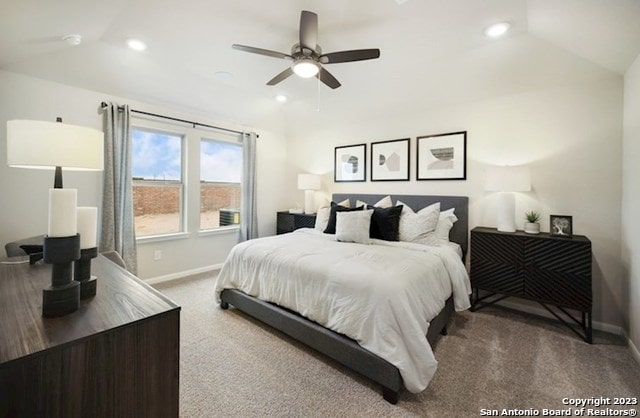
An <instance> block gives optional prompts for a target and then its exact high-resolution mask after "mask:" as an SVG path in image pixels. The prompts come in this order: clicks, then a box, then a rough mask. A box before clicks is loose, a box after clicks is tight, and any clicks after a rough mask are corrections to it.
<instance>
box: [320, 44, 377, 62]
mask: <svg viewBox="0 0 640 418" xmlns="http://www.w3.org/2000/svg"><path fill="white" fill-rule="evenodd" d="M376 58H380V50H379V49H377V48H376V49H355V50H353V51H339V52H330V53H328V54H324V55H320V62H321V63H323V64H336V63H339V62H351V61H364V60H371V59H376Z"/></svg>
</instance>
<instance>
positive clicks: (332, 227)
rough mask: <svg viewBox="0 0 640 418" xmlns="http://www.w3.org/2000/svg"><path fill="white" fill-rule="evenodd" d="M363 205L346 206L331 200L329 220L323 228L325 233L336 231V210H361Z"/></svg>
mask: <svg viewBox="0 0 640 418" xmlns="http://www.w3.org/2000/svg"><path fill="white" fill-rule="evenodd" d="M363 209H364V206H360V207H357V208H353V209H351V208H347V207H344V206H340V205H338V204H337V203H335V202H331V212H329V221H328V222H327V228H326V229H325V230H324V233H325V234H335V233H336V219H337V218H338V217H337V215H336V213H337V212H353V211H356V210H363Z"/></svg>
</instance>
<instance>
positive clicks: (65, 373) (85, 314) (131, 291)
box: [0, 256, 180, 417]
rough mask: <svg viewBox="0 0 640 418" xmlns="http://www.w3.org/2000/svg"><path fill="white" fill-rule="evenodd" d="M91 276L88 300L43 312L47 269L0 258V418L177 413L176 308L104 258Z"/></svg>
mask: <svg viewBox="0 0 640 418" xmlns="http://www.w3.org/2000/svg"><path fill="white" fill-rule="evenodd" d="M10 260H11V259H10ZM92 273H93V274H94V275H96V276H98V289H97V294H96V296H95V297H93V298H91V299H88V300H85V301H82V302H81V305H80V309H79V310H78V311H76V312H74V313H71V314H69V315H65V316H62V317H59V318H43V317H42V315H41V312H42V289H43V288H44V287H46V286H48V284H49V283H50V274H51V266H49V265H43V264H37V265H34V266H30V265H29V264H28V263H27V264H0V417H14V416H15V417H27V416H39V417H87V416H91V417H106V416H109V417H115V416H119V417H125V416H132V417H133V416H135V417H177V416H178V377H179V374H178V373H179V356H180V352H179V337H180V307H179V306H177V305H176V304H174V303H173V302H171V301H170V300H169V299H167V298H166V297H164V296H163V295H162V294H161V293H159V292H158V291H156V290H154V289H153V288H151V287H150V286H148V285H146V284H145V283H143V282H142V281H141V280H140V279H138V278H136V277H135V276H133V275H132V274H130V273H128V272H127V271H125V270H124V269H122V268H121V267H119V266H117V265H116V264H114V263H112V262H111V261H109V260H108V259H106V258H105V257H103V256H98V258H96V259H94V260H93V263H92Z"/></svg>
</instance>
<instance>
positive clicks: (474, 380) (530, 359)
mask: <svg viewBox="0 0 640 418" xmlns="http://www.w3.org/2000/svg"><path fill="white" fill-rule="evenodd" d="M214 280H215V276H214V275H212V274H203V275H197V276H191V277H188V278H185V279H181V280H176V281H172V282H167V283H163V284H159V285H157V286H156V287H157V288H158V289H159V290H160V291H162V292H163V293H164V294H166V295H167V296H168V297H170V298H171V299H173V300H174V301H175V302H176V303H178V304H179V305H181V306H182V312H181V351H180V411H181V416H182V417H223V416H224V417H263V416H277V417H307V416H308V417H315V416H330V417H396V416H421V417H475V416H480V415H481V409H482V408H485V409H497V410H498V412H499V413H501V412H502V409H503V408H507V409H529V408H533V409H534V410H536V411H538V412H539V414H540V416H542V415H543V413H544V411H543V408H546V409H553V410H566V409H567V408H568V406H566V405H564V404H563V403H562V399H563V398H591V397H605V398H607V397H608V398H614V397H636V398H639V401H640V365H638V363H636V362H635V360H634V359H633V357H632V355H631V353H630V351H629V348H628V347H627V346H626V345H625V343H624V341H623V340H622V339H621V338H619V337H615V336H612V335H609V334H604V333H599V332H596V333H595V338H594V344H593V345H589V344H587V343H585V342H583V341H582V340H580V339H579V338H578V337H577V336H576V335H575V334H573V333H571V331H569V330H565V329H564V328H562V327H561V326H560V325H557V324H556V323H555V322H553V321H548V320H545V319H540V318H536V317H533V316H530V315H526V314H520V313H515V312H511V311H507V310H504V309H499V308H485V309H483V310H481V311H479V312H475V313H473V312H461V313H457V314H456V315H454V317H453V319H452V321H451V323H450V324H449V335H447V336H444V337H441V338H440V340H439V341H438V343H437V345H436V347H435V356H436V359H437V360H438V363H439V364H438V371H437V372H436V375H435V377H434V379H433V380H432V381H431V383H430V384H429V386H428V387H427V389H426V390H425V391H424V392H422V393H419V394H411V393H408V392H406V391H405V392H402V394H401V396H400V400H399V402H398V404H397V405H390V404H389V403H387V402H385V401H384V400H383V399H382V396H381V393H380V389H379V387H377V385H375V384H373V383H371V382H370V381H368V380H367V379H365V378H363V377H360V376H359V375H357V374H355V373H353V372H351V371H349V370H347V369H346V368H344V367H343V366H341V365H340V364H337V363H335V362H333V361H332V360H329V359H327V358H325V357H324V356H322V355H320V354H318V353H316V352H314V351H312V350H310V349H308V348H306V347H304V346H303V345H301V344H299V343H297V342H295V341H293V340H292V339H290V338H289V337H287V336H285V335H284V334H281V333H280V332H278V331H275V330H273V329H271V328H269V327H267V326H265V325H262V324H260V323H259V322H257V321H255V320H253V319H251V318H250V317H248V316H246V315H244V314H242V313H240V312H238V311H237V310H235V309H233V308H231V309H229V310H226V311H223V310H221V309H220V308H219V307H218V305H217V304H216V303H215V301H214V296H213V283H214ZM574 408H575V407H574ZM590 408H592V409H596V410H599V411H600V412H605V411H604V410H603V408H607V406H600V407H590ZM615 408H619V407H615ZM635 410H636V411H640V406H638V405H636V406H635ZM485 415H486V413H485ZM572 416H575V415H572Z"/></svg>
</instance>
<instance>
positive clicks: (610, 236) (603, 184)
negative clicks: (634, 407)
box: [289, 73, 626, 327]
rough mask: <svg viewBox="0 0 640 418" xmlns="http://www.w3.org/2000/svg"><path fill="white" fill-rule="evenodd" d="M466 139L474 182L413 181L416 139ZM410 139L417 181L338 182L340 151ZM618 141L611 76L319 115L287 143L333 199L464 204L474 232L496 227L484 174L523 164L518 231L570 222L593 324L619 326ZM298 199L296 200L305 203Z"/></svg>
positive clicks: (617, 104)
mask: <svg viewBox="0 0 640 418" xmlns="http://www.w3.org/2000/svg"><path fill="white" fill-rule="evenodd" d="M409 109H410V110H409ZM320 113H322V112H320ZM463 130H466V131H467V132H468V138H467V164H468V165H467V180H466V181H419V182H417V181H415V178H416V174H415V154H416V149H415V144H416V140H415V138H416V136H420V135H429V134H438V133H446V132H455V131H463ZM406 137H411V138H412V139H411V165H410V178H411V179H412V180H411V181H408V182H370V181H367V182H366V183H334V182H333V154H334V147H335V146H341V145H348V144H357V143H363V142H366V143H370V142H373V141H382V140H389V139H398V138H406ZM621 138H622V79H621V77H620V76H617V75H614V74H611V73H609V74H606V75H599V76H598V77H594V79H592V80H588V81H585V80H580V81H575V82H574V81H571V77H567V82H566V83H565V84H564V85H560V86H550V87H546V88H544V87H543V88H538V89H536V90H534V91H530V92H526V93H520V94H513V95H504V96H501V97H497V98H494V99H489V100H482V101H477V102H473V103H468V104H465V105H460V106H450V107H443V108H439V109H434V108H427V107H420V106H417V107H413V108H412V106H411V103H407V105H406V106H404V107H403V109H402V111H401V112H398V111H397V109H392V108H390V109H389V114H388V117H386V118H373V117H372V118H357V119H354V120H351V121H349V122H342V123H332V121H331V120H327V119H322V115H319V116H318V124H317V125H314V126H305V127H300V130H299V131H298V132H297V133H295V132H292V133H290V134H289V155H290V158H291V160H292V161H294V162H295V167H292V170H293V172H292V173H291V175H290V177H291V178H293V177H294V174H295V172H307V171H308V172H313V173H317V174H323V175H324V188H325V190H324V191H325V192H326V193H334V192H369V193H406V194H436V195H437V194H441V195H445V194H446V195H466V196H469V198H470V219H469V221H470V227H471V228H473V227H475V226H478V225H483V226H495V225H496V219H495V195H494V194H490V193H487V192H485V191H484V190H483V188H484V168H485V167H486V166H487V165H493V164H498V165H502V164H511V165H518V164H526V165H528V166H529V167H531V176H532V184H533V188H534V190H533V191H532V192H530V193H520V194H518V196H517V199H516V212H517V225H518V228H519V229H522V228H523V222H524V213H525V211H527V210H530V209H536V210H540V211H541V212H542V225H541V227H542V230H543V231H548V230H549V215H550V214H565V215H572V216H573V223H574V233H576V234H581V235H586V236H588V237H589V238H590V239H591V241H592V244H593V255H594V262H593V268H594V270H593V295H594V311H593V313H594V320H596V321H601V322H604V323H607V324H612V325H614V326H616V327H619V326H621V324H622V312H623V309H624V304H625V302H624V301H625V298H626V295H625V294H624V293H623V289H622V280H621V262H620V234H621V231H620V201H621V181H622V180H621V147H622V141H621ZM367 149H368V155H367V159H368V160H370V153H369V148H367ZM368 165H369V163H368ZM368 178H369V170H367V179H368ZM292 187H295V185H292ZM301 193H302V192H297V193H296V197H297V200H299V201H301V199H302V194H301Z"/></svg>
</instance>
